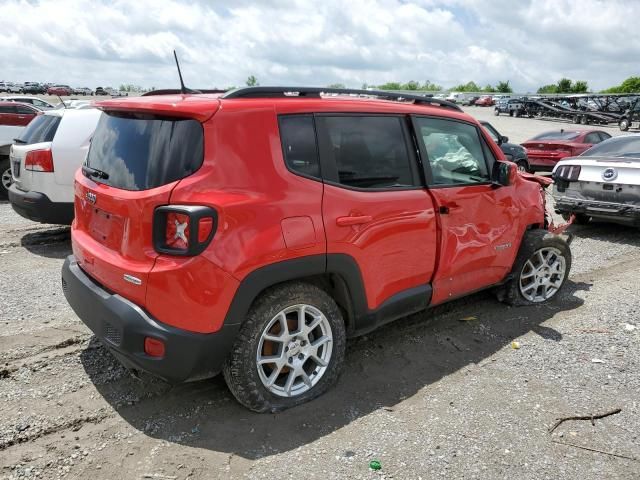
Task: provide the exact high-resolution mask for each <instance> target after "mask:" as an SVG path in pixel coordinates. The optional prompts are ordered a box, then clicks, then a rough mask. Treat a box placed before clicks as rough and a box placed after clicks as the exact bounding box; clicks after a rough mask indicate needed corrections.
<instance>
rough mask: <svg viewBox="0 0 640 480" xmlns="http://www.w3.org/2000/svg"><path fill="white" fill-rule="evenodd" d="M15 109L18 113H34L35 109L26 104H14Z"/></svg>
mask: <svg viewBox="0 0 640 480" xmlns="http://www.w3.org/2000/svg"><path fill="white" fill-rule="evenodd" d="M16 109H17V111H18V114H19V115H34V114H35V113H36V110H34V109H33V108H31V107H27V106H26V105H16Z"/></svg>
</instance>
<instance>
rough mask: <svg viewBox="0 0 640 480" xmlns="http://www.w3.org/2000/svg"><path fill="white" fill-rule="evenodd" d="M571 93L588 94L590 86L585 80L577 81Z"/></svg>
mask: <svg viewBox="0 0 640 480" xmlns="http://www.w3.org/2000/svg"><path fill="white" fill-rule="evenodd" d="M571 91H572V92H573V93H586V92H588V91H589V84H588V83H587V82H585V81H584V80H576V83H574V84H573V87H572V88H571Z"/></svg>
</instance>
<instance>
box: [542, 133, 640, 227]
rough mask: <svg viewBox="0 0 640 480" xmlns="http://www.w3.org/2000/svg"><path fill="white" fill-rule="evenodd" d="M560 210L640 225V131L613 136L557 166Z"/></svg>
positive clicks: (555, 190)
mask: <svg viewBox="0 0 640 480" xmlns="http://www.w3.org/2000/svg"><path fill="white" fill-rule="evenodd" d="M553 178H554V186H553V196H554V199H555V204H556V211H557V212H558V213H560V214H562V216H563V217H564V218H569V217H570V216H571V215H572V214H573V215H575V222H576V223H587V222H588V221H589V220H590V219H592V218H594V219H597V220H604V221H611V222H616V223H623V224H627V225H633V226H636V227H640V134H633V135H623V136H619V137H613V138H610V139H608V140H604V141H603V142H601V143H599V144H598V145H595V146H594V147H592V148H590V149H589V150H587V151H585V152H584V153H582V154H581V155H580V156H577V157H571V158H565V159H563V160H561V161H560V162H558V164H557V165H556V166H555V167H554V169H553Z"/></svg>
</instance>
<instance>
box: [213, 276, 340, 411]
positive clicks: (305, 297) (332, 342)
mask: <svg viewBox="0 0 640 480" xmlns="http://www.w3.org/2000/svg"><path fill="white" fill-rule="evenodd" d="M301 319H302V322H301ZM316 322H317V326H316V327H314V328H311V327H313V325H316ZM301 325H304V326H301ZM305 327H307V328H305ZM345 347H346V332H345V326H344V320H343V318H342V313H341V312H340V309H339V308H338V305H337V304H336V302H335V301H334V300H333V299H332V298H331V297H330V296H329V295H328V294H327V293H326V292H325V291H324V290H322V289H320V288H318V287H316V286H314V285H311V284H307V283H287V284H283V285H280V286H276V287H273V288H271V289H269V290H267V291H265V292H264V293H263V294H262V295H260V297H259V298H258V299H257V300H256V301H255V302H254V304H253V306H252V307H251V309H250V310H249V313H248V315H247V318H246V320H245V322H244V324H243V325H242V327H241V329H240V333H239V334H238V337H237V339H236V341H235V344H234V346H233V349H232V353H231V355H230V357H229V359H228V360H227V362H226V363H225V365H224V368H223V374H224V378H225V380H226V382H227V385H228V387H229V390H231V393H233V396H234V397H236V399H237V400H238V401H239V402H240V403H241V404H242V405H244V406H245V407H247V408H248V409H250V410H253V411H254V412H260V413H262V412H277V411H281V410H285V409H287V408H291V407H294V406H296V405H300V404H302V403H305V402H308V401H310V400H312V399H314V398H316V397H318V396H320V395H322V394H323V393H324V392H325V391H326V390H327V389H329V387H331V386H332V385H333V384H334V383H335V382H336V380H337V379H338V376H339V374H340V371H341V370H342V364H343V363H344V355H345ZM292 377H293V379H292Z"/></svg>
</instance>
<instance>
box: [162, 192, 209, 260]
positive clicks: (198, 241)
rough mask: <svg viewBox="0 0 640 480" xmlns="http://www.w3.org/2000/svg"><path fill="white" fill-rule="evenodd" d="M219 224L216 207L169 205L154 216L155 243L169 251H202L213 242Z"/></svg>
mask: <svg viewBox="0 0 640 480" xmlns="http://www.w3.org/2000/svg"><path fill="white" fill-rule="evenodd" d="M217 226H218V215H217V212H216V211H215V209H213V208H211V207H203V206H196V205H167V206H164V207H158V208H156V210H155V212H154V216H153V245H154V248H155V249H156V251H157V252H159V253H168V254H170V255H182V256H194V255H199V254H200V253H202V252H203V251H204V249H205V248H207V246H208V245H209V243H211V240H212V239H213V236H214V235H215V232H216V228H217Z"/></svg>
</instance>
